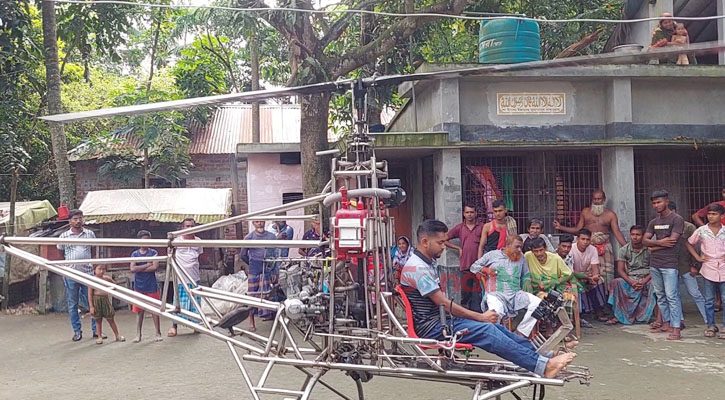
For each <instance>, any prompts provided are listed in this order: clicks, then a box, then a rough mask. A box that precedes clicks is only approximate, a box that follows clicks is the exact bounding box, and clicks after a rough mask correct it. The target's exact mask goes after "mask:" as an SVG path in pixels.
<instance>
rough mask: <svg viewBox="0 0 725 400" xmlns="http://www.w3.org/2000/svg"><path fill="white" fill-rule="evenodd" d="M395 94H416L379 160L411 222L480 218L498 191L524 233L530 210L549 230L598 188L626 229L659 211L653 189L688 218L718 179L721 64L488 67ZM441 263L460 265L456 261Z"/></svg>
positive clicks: (724, 123) (570, 217)
mask: <svg viewBox="0 0 725 400" xmlns="http://www.w3.org/2000/svg"><path fill="white" fill-rule="evenodd" d="M459 67H465V66H464V65H445V66H442V65H441V66H430V65H426V66H423V67H422V68H421V69H422V71H431V70H440V69H453V68H459ZM413 91H415V99H416V100H415V101H412V97H413V96H412V94H413ZM399 93H400V94H401V95H402V96H404V97H408V98H409V99H411V101H409V102H408V103H407V104H406V105H405V106H404V107H403V108H402V109H401V110H400V111H399V112H398V114H397V115H396V116H395V118H394V119H393V121H392V122H391V123H390V124H389V126H388V132H386V133H382V134H377V135H375V137H376V144H377V148H378V157H379V158H387V159H389V160H390V162H391V163H392V165H395V166H396V167H397V168H398V172H397V173H398V174H400V176H399V177H401V178H403V179H404V181H405V182H406V191H407V192H408V198H409V204H408V207H410V210H411V217H412V218H411V224H412V225H413V226H415V225H416V224H417V223H419V222H420V221H422V220H423V219H426V218H432V217H435V218H438V219H440V220H442V221H444V222H445V223H446V224H448V225H449V226H451V225H453V224H456V223H458V222H460V221H461V211H462V204H463V203H464V202H465V203H470V204H473V205H475V206H476V207H477V208H478V210H479V214H481V215H484V216H485V214H486V213H487V211H488V207H490V202H491V200H492V199H493V198H501V199H503V200H505V201H506V203H507V204H508V206H509V208H510V209H511V212H510V215H512V216H513V217H514V218H515V219H516V220H517V222H518V225H519V232H524V229H525V225H526V222H527V220H528V219H529V218H532V217H536V218H540V219H543V220H544V221H545V227H544V229H545V231H544V233H549V234H554V233H555V232H553V227H552V222H553V220H554V219H557V220H559V221H560V222H561V223H562V224H564V225H569V226H571V225H575V224H576V223H577V221H578V218H579V213H580V210H581V209H582V208H583V207H585V206H587V205H588V204H589V203H590V196H591V192H592V191H593V190H594V189H596V188H599V187H601V188H603V189H604V190H605V191H606V193H607V200H608V207H610V208H611V209H613V210H614V211H615V212H616V213H617V214H618V215H619V223H620V228H621V229H622V231H623V232H627V231H628V228H629V227H630V226H631V225H633V224H635V223H640V224H646V223H647V221H648V220H649V219H651V218H652V217H653V216H654V213H653V211H652V208H651V206H650V204H649V194H650V193H651V192H652V191H653V190H655V189H660V188H664V189H667V190H668V191H669V192H670V193H671V198H672V200H674V201H676V202H677V204H678V205H679V211H680V214H682V215H683V216H685V217H686V218H688V219H689V215H690V214H692V212H693V211H694V210H696V209H698V208H699V207H702V206H703V205H705V204H707V203H709V202H711V201H715V200H719V198H720V188H721V185H722V184H723V183H725V152H724V151H723V150H722V148H721V146H722V145H723V144H725V112H723V111H725V105H724V104H723V99H725V68H723V67H720V66H715V65H697V66H693V65H690V66H687V67H682V66H675V65H601V66H586V67H571V68H558V69H551V70H539V71H522V72H509V73H494V74H489V75H485V76H477V77H459V78H451V79H444V80H440V81H427V82H418V83H415V84H409V83H407V84H404V85H402V86H401V87H400V88H399ZM410 132H414V133H410ZM401 149H405V152H401V151H400V150H401ZM401 154H403V155H401ZM431 177H432V179H431ZM448 253H451V252H448ZM441 264H443V265H444V266H446V267H448V268H450V269H451V270H454V269H457V266H458V265H457V264H458V258H457V257H456V256H455V255H454V254H448V255H444V257H443V259H442V260H441Z"/></svg>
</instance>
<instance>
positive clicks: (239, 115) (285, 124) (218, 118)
mask: <svg viewBox="0 0 725 400" xmlns="http://www.w3.org/2000/svg"><path fill="white" fill-rule="evenodd" d="M259 131H260V132H259V141H260V143H299V141H300V106H299V105H298V104H284V105H262V106H260V110H259ZM192 133H193V138H192V141H191V146H190V148H189V153H190V154H232V153H235V152H236V149H237V144H238V143H252V106H251V104H229V105H224V106H221V107H219V109H217V111H216V112H215V113H214V115H213V116H212V118H211V120H210V121H209V123H208V124H206V126H204V127H200V128H196V129H192Z"/></svg>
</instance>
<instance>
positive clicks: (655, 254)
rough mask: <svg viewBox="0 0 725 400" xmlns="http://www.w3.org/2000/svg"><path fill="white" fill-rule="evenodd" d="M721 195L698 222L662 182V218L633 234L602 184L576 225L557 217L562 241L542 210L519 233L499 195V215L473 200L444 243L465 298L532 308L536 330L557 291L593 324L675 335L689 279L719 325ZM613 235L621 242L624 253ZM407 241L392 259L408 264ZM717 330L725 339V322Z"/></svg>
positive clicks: (712, 331)
mask: <svg viewBox="0 0 725 400" xmlns="http://www.w3.org/2000/svg"><path fill="white" fill-rule="evenodd" d="M722 196H723V199H722V200H721V201H718V202H714V203H711V204H708V205H706V206H705V207H703V208H702V209H700V210H699V211H698V212H696V213H695V214H693V215H692V221H693V222H694V224H693V223H690V222H687V221H685V219H684V218H683V217H682V216H680V215H679V214H678V213H677V207H676V205H675V203H674V202H673V201H671V200H670V199H669V194H668V193H667V192H666V191H656V192H654V193H653V194H652V196H651V202H652V207H653V208H654V211H655V212H656V213H657V217H656V218H654V219H652V220H651V221H649V223H648V224H647V225H646V226H641V225H634V226H632V227H630V229H629V241H627V240H626V239H625V237H624V235H622V233H621V232H620V230H619V222H618V218H617V216H616V214H615V213H614V212H613V211H612V210H609V209H607V208H606V207H605V202H606V195H605V194H604V192H603V191H601V190H597V191H595V192H594V193H593V195H592V204H591V205H590V206H589V207H587V208H585V209H584V210H582V213H581V218H580V219H579V221H578V224H577V226H574V227H566V226H563V225H561V224H560V223H559V222H554V226H553V227H554V228H555V229H556V230H558V231H560V232H564V233H563V234H560V235H557V236H558V243H556V245H554V244H553V243H552V241H555V240H552V239H555V238H556V237H554V238H552V237H550V236H547V235H544V234H543V233H542V232H543V231H544V224H543V222H542V221H541V220H539V219H531V220H530V221H529V224H528V227H527V232H526V233H524V234H520V235H519V234H518V233H517V230H516V224H515V222H514V223H512V220H513V219H512V218H511V217H509V216H507V209H506V206H505V204H504V202H502V201H495V202H494V203H493V210H494V218H493V220H491V221H489V222H487V223H481V222H478V219H477V215H476V209H475V208H474V207H472V206H469V205H464V207H463V222H461V223H460V224H458V225H456V226H454V227H452V228H451V229H450V230H449V231H447V237H446V239H447V240H446V242H445V246H446V247H448V248H449V249H452V250H453V251H455V252H456V253H457V254H458V256H459V265H460V271H461V278H460V291H461V293H460V295H461V305H462V306H463V307H465V308H466V309H468V310H471V311H474V312H479V313H480V312H484V311H486V310H493V311H495V312H496V314H497V315H498V321H500V320H501V319H504V318H507V317H512V316H515V315H516V313H517V312H518V311H519V310H523V309H526V310H528V311H527V313H526V315H525V316H524V319H523V320H522V322H521V323H520V324H519V329H518V331H519V333H521V334H523V335H524V336H529V334H530V332H531V325H530V324H531V323H532V321H531V313H532V311H533V309H535V308H536V306H537V305H538V303H539V300H538V297H540V296H541V294H542V293H547V292H549V291H551V290H556V291H558V292H560V293H563V295H564V298H565V300H566V301H565V308H567V309H568V310H569V311H570V312H572V314H573V309H574V307H577V308H578V311H579V313H581V314H582V315H583V316H584V318H582V319H581V324H582V325H583V326H584V327H590V326H591V323H590V322H589V321H592V320H597V321H601V322H603V323H606V324H608V325H615V324H634V323H650V322H651V323H650V326H651V328H652V331H653V332H666V333H667V335H668V336H667V338H668V339H671V340H676V339H680V338H681V332H680V331H681V329H683V328H684V323H683V321H684V317H683V312H682V297H681V295H680V282H682V283H683V286H684V287H685V288H686V290H687V292H688V293H689V295H690V296H691V297H692V298H693V300H694V302H695V304H696V305H697V309H698V311H699V312H700V314H701V316H702V318H703V320H704V322H705V324H706V326H707V328H706V330H705V336H706V337H714V336H715V335H716V334H717V333H718V332H719V328H718V327H717V323H716V322H715V317H714V313H715V312H716V310H718V309H720V308H721V303H722V302H721V301H719V300H721V298H720V297H719V296H718V293H719V294H720V296H722V295H723V294H725V290H723V289H725V229H722V224H723V223H724V222H725V216H724V215H723V214H725V187H723V190H722ZM695 224H696V225H697V226H696V225H695ZM610 238H611V239H615V240H617V242H618V243H619V249H618V251H617V252H616V254H615V252H614V251H613V246H612V243H611V241H610ZM398 247H399V251H398V252H397V254H396V256H395V259H394V261H393V264H394V268H395V269H396V270H398V271H402V270H404V266H405V263H406V261H407V259H408V258H409V257H410V256H411V255H412V254H414V249H413V246H412V245H411V243H410V240H409V239H408V238H406V237H401V238H400V239H399V241H398ZM398 275H400V273H398ZM698 275H700V276H701V277H702V280H703V281H704V294H703V292H702V291H701V290H700V287H699V284H698V279H697V276H698ZM401 282H403V284H405V279H401ZM722 300H723V301H725V298H723V299H722ZM572 316H573V315H572ZM522 325H523V328H522ZM723 328H725V316H724V319H723ZM718 337H719V338H721V339H725V329H724V331H723V332H722V333H720V334H719V335H718Z"/></svg>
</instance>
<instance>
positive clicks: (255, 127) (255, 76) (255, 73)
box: [249, 32, 260, 143]
mask: <svg viewBox="0 0 725 400" xmlns="http://www.w3.org/2000/svg"><path fill="white" fill-rule="evenodd" d="M250 42H251V43H250V46H249V55H250V58H251V64H252V90H253V91H254V90H259V41H258V40H257V34H256V33H254V32H252V35H251V37H250ZM259 141H260V132H259V102H257V101H255V102H254V103H252V143H259Z"/></svg>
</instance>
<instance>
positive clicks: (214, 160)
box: [71, 154, 247, 239]
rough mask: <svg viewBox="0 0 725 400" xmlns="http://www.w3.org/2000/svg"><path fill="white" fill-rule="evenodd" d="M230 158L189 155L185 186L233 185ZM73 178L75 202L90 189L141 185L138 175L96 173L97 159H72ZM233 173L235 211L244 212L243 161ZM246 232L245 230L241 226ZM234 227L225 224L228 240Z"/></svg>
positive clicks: (245, 191) (219, 186)
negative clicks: (129, 178) (127, 178)
mask: <svg viewBox="0 0 725 400" xmlns="http://www.w3.org/2000/svg"><path fill="white" fill-rule="evenodd" d="M231 157H233V155H232V154H192V155H191V160H192V163H193V164H194V167H193V168H192V169H191V171H190V172H189V175H188V176H187V177H186V187H188V188H233V186H232V177H231V176H232V174H231V165H232V164H231ZM71 165H72V168H73V170H74V173H75V180H76V195H77V199H78V203H79V205H80V203H81V202H82V201H83V198H84V197H85V195H86V193H88V192H89V191H93V190H111V189H133V188H136V189H139V188H141V187H142V186H141V185H142V182H143V181H142V177H141V175H140V174H139V176H138V179H135V180H134V181H133V182H132V183H129V184H125V183H123V182H119V181H116V180H112V179H110V178H106V177H101V176H99V175H98V167H99V166H100V165H101V162H100V161H98V160H84V161H75V162H73V163H72V164H71ZM237 171H238V172H237V176H238V183H239V186H238V187H239V192H238V193H237V198H238V201H239V204H235V209H236V210H237V213H245V212H247V164H246V162H241V163H237ZM243 231H246V229H243ZM235 234H236V230H235V228H234V227H233V226H231V227H229V228H228V229H227V230H226V232H225V236H228V237H229V238H230V239H233V238H234V237H235Z"/></svg>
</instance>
